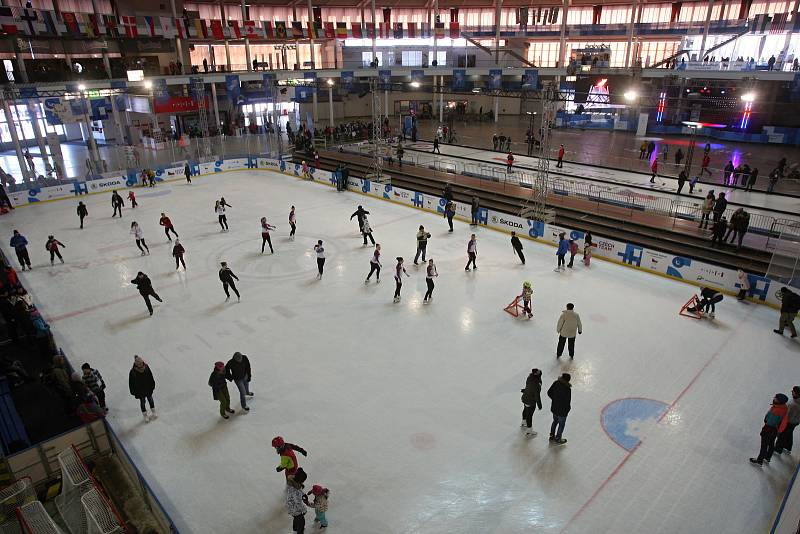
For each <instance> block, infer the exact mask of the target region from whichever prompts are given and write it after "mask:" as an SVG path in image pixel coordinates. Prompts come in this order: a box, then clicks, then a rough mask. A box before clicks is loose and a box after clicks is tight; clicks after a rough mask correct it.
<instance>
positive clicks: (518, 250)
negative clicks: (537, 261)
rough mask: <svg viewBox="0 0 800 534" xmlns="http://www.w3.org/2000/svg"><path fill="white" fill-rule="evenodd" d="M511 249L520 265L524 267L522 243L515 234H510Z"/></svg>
mask: <svg viewBox="0 0 800 534" xmlns="http://www.w3.org/2000/svg"><path fill="white" fill-rule="evenodd" d="M511 248H513V249H514V253H515V254H516V255H517V256H518V257H519V260H520V261H521V262H522V265H525V254H523V253H522V241H520V239H519V237H517V233H516V232H511Z"/></svg>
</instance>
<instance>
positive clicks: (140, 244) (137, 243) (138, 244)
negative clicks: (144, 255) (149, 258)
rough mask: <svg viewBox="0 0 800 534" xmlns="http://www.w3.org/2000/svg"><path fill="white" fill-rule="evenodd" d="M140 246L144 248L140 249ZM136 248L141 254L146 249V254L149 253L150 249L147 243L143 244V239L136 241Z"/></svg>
mask: <svg viewBox="0 0 800 534" xmlns="http://www.w3.org/2000/svg"><path fill="white" fill-rule="evenodd" d="M142 245H144V248H142ZM136 246H137V247H139V250H141V251H142V252H144V251H145V249H147V252H150V248H149V247H148V246H147V243H145V241H144V238H142V239H137V240H136Z"/></svg>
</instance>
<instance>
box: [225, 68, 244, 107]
mask: <svg viewBox="0 0 800 534" xmlns="http://www.w3.org/2000/svg"><path fill="white" fill-rule="evenodd" d="M225 92H226V93H227V94H228V100H229V101H230V103H231V105H234V106H235V105H237V104H238V103H239V97H240V96H241V95H242V88H241V85H240V82H239V75H238V74H226V75H225Z"/></svg>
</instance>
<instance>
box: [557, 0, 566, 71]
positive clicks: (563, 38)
mask: <svg viewBox="0 0 800 534" xmlns="http://www.w3.org/2000/svg"><path fill="white" fill-rule="evenodd" d="M568 8H569V0H564V7H563V8H562V13H561V36H560V37H559V39H558V66H559V67H561V68H564V66H565V63H566V61H565V60H564V51H565V50H564V45H565V43H566V40H567V9H568Z"/></svg>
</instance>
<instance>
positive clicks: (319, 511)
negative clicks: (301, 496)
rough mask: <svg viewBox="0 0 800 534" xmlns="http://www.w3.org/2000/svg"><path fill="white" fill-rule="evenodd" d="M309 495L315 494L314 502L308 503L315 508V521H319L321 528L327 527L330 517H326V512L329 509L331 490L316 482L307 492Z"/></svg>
mask: <svg viewBox="0 0 800 534" xmlns="http://www.w3.org/2000/svg"><path fill="white" fill-rule="evenodd" d="M308 495H313V496H314V502H312V503H311V504H309V505H308V506H309V507H311V508H313V509H314V522H315V523H319V528H327V526H328V518H327V517H325V512H327V511H328V498H329V496H330V490H328V488H324V487H322V486H320V485H318V484H314V485H313V486H312V487H311V491H309V492H308V493H306V497H308Z"/></svg>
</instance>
